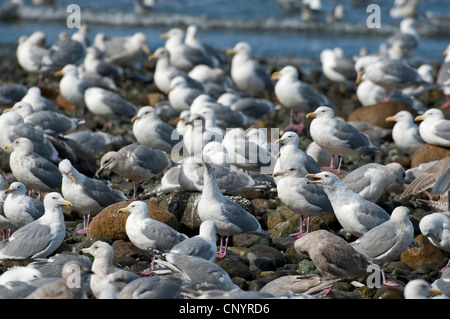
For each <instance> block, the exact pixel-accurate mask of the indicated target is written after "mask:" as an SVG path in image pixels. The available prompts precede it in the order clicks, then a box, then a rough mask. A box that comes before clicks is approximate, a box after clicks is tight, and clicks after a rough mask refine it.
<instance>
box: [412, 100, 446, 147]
mask: <svg viewBox="0 0 450 319" xmlns="http://www.w3.org/2000/svg"><path fill="white" fill-rule="evenodd" d="M415 120H416V121H422V122H421V123H420V125H419V132H420V136H421V137H422V139H423V140H424V141H425V142H426V143H428V144H432V145H438V146H443V147H450V120H447V119H445V117H444V113H443V112H442V111H441V110H440V109H437V108H431V109H428V110H427V111H426V112H425V113H423V114H422V115H418V116H416V118H415Z"/></svg>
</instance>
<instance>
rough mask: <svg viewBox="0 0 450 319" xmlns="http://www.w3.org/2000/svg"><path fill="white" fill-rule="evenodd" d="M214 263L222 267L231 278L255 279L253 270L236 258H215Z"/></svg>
mask: <svg viewBox="0 0 450 319" xmlns="http://www.w3.org/2000/svg"><path fill="white" fill-rule="evenodd" d="M216 264H217V265H219V266H220V267H222V268H223V269H224V270H225V271H226V272H227V273H228V275H229V276H230V277H231V278H233V277H241V278H244V279H245V280H253V279H255V275H254V273H253V271H251V269H250V268H249V267H248V266H247V265H246V264H244V263H243V262H242V261H240V260H238V259H235V258H231V257H229V256H225V257H224V258H222V259H218V260H217V259H216Z"/></svg>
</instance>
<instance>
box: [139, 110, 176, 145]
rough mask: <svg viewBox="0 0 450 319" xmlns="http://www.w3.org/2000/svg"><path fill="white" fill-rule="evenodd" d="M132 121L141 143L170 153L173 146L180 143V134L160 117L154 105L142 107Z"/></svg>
mask: <svg viewBox="0 0 450 319" xmlns="http://www.w3.org/2000/svg"><path fill="white" fill-rule="evenodd" d="M131 121H132V123H133V135H134V137H135V138H136V140H137V142H138V143H139V144H142V145H146V146H149V147H151V148H153V149H158V150H162V151H164V152H166V153H167V154H170V153H171V152H172V149H173V147H174V146H175V145H176V144H177V143H179V138H180V135H179V134H178V133H177V132H174V128H173V127H172V126H170V125H169V124H167V123H166V122H164V121H163V120H161V119H160V118H159V117H158V114H156V110H155V108H154V107H152V106H143V107H141V108H140V109H139V111H138V113H137V114H136V115H135V116H134V117H132V118H131Z"/></svg>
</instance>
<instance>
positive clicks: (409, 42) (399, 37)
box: [380, 18, 420, 52]
mask: <svg viewBox="0 0 450 319" xmlns="http://www.w3.org/2000/svg"><path fill="white" fill-rule="evenodd" d="M397 41H401V43H402V44H403V46H404V47H405V48H406V49H407V50H408V51H414V50H416V49H417V48H418V47H419V43H420V37H419V34H418V32H417V29H416V21H415V19H412V18H406V19H403V20H402V21H401V22H400V30H399V31H398V32H396V33H394V34H393V35H391V36H389V37H388V38H387V40H386V41H385V42H383V43H382V44H381V45H380V51H381V52H384V51H385V50H387V49H389V48H390V47H391V46H392V44H393V43H394V42H397Z"/></svg>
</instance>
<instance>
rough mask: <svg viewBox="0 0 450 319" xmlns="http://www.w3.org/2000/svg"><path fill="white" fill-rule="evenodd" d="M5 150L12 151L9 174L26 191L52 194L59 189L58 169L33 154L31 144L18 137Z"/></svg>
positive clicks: (59, 177) (60, 177) (59, 174)
mask: <svg viewBox="0 0 450 319" xmlns="http://www.w3.org/2000/svg"><path fill="white" fill-rule="evenodd" d="M5 149H13V152H12V153H11V155H10V157H9V166H10V168H11V172H12V173H13V174H14V177H15V179H16V180H17V181H19V182H21V183H23V184H24V185H25V186H26V187H27V188H28V189H33V190H36V191H38V192H39V194H40V193H42V192H53V191H59V190H60V189H61V179H62V176H61V173H60V172H59V170H58V167H57V166H56V165H55V164H53V163H52V162H50V161H49V160H47V159H45V158H44V157H42V156H40V155H39V154H37V153H35V152H34V146H33V143H32V142H31V141H30V140H29V139H27V138H25V137H19V138H17V139H15V140H14V142H13V143H12V144H8V145H6V146H5Z"/></svg>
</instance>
